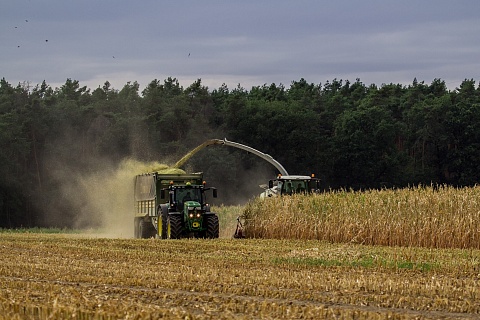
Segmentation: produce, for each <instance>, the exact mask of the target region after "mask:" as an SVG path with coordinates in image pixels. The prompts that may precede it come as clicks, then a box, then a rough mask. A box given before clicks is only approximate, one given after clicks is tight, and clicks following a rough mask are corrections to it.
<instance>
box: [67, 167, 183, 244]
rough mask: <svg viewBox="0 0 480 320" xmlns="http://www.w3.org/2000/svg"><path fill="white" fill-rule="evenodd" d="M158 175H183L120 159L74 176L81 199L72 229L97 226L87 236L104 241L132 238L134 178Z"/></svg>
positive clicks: (171, 170)
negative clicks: (113, 164)
mask: <svg viewBox="0 0 480 320" xmlns="http://www.w3.org/2000/svg"><path fill="white" fill-rule="evenodd" d="M148 172H160V173H184V171H183V170H181V169H172V168H169V166H167V165H165V164H161V163H158V162H149V163H145V162H139V161H136V160H132V159H126V160H123V161H122V162H121V163H120V164H119V165H118V166H117V167H114V168H108V169H106V170H102V171H100V172H95V173H91V174H83V175H78V176H77V178H76V179H75V180H76V186H77V188H78V195H79V196H80V197H81V198H82V199H80V200H81V201H77V203H76V204H75V205H74V206H75V207H77V215H76V217H75V224H74V228H79V229H82V228H84V227H85V226H91V225H92V224H93V225H95V226H97V227H95V228H92V229H90V231H88V232H87V233H88V234H90V235H92V236H101V237H107V238H132V237H133V234H134V230H133V218H134V214H133V210H134V195H133V191H134V185H133V184H134V177H135V175H138V174H142V173H148Z"/></svg>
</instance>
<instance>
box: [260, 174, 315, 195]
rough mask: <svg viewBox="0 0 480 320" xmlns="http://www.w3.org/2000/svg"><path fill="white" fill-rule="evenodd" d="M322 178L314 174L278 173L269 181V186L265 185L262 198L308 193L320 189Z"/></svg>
mask: <svg viewBox="0 0 480 320" xmlns="http://www.w3.org/2000/svg"><path fill="white" fill-rule="evenodd" d="M319 182H320V180H319V179H317V178H315V177H314V176H313V175H312V176H298V175H285V176H284V175H278V177H277V178H276V179H272V180H270V181H269V182H268V187H267V186H265V185H263V186H261V187H263V188H264V189H265V191H264V192H262V193H261V194H260V197H261V198H266V197H275V196H282V195H292V194H308V193H314V192H317V191H318V190H319Z"/></svg>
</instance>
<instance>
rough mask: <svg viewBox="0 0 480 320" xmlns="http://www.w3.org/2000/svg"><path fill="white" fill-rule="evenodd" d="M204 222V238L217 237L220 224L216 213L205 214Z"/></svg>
mask: <svg viewBox="0 0 480 320" xmlns="http://www.w3.org/2000/svg"><path fill="white" fill-rule="evenodd" d="M204 219H205V223H206V229H207V230H206V231H205V236H206V238H210V239H215V238H218V237H219V234H220V226H219V223H218V216H217V215H216V214H212V215H207V216H205V217H204Z"/></svg>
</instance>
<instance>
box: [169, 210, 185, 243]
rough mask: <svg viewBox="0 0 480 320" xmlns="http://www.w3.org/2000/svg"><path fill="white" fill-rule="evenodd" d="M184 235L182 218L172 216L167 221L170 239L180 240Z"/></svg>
mask: <svg viewBox="0 0 480 320" xmlns="http://www.w3.org/2000/svg"><path fill="white" fill-rule="evenodd" d="M181 235H182V216H180V215H170V216H168V219H167V237H168V239H180V236H181Z"/></svg>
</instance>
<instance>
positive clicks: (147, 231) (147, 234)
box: [138, 220, 155, 239]
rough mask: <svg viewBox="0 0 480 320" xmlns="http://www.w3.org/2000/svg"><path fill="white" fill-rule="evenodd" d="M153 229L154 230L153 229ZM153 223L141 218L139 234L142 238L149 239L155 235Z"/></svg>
mask: <svg viewBox="0 0 480 320" xmlns="http://www.w3.org/2000/svg"><path fill="white" fill-rule="evenodd" d="M152 229H153V230H152ZM154 230H155V229H154V228H153V225H152V223H151V222H150V221H145V220H140V223H139V224H138V234H139V236H140V238H142V239H148V238H151V237H153V236H154V235H155V232H154Z"/></svg>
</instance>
